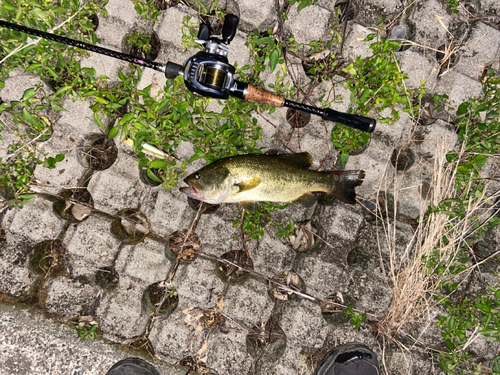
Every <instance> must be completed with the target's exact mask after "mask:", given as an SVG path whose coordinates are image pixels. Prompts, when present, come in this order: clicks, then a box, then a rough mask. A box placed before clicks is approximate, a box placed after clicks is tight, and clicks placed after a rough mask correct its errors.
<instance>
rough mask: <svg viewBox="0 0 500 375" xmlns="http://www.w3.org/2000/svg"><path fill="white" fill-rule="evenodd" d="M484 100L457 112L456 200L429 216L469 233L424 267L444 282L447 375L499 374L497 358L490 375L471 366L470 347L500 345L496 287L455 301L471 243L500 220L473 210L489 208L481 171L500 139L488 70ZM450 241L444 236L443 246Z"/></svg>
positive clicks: (494, 81)
mask: <svg viewBox="0 0 500 375" xmlns="http://www.w3.org/2000/svg"><path fill="white" fill-rule="evenodd" d="M483 91H484V96H482V97H481V98H470V99H469V100H467V101H466V102H464V103H462V104H461V105H460V106H459V107H458V110H457V112H456V115H457V116H458V118H457V120H456V128H457V132H458V138H459V141H460V142H461V145H462V147H461V148H462V150H463V151H462V152H460V153H457V152H455V151H451V152H449V153H448V154H447V157H446V158H447V161H448V163H451V164H452V165H456V176H455V180H454V182H455V185H454V188H455V191H456V194H455V196H454V197H451V198H449V199H445V200H443V201H441V202H440V203H439V204H437V205H436V206H432V205H431V207H429V214H432V213H439V214H445V215H447V216H448V218H449V221H448V232H447V233H451V232H452V231H453V227H454V226H457V227H458V226H459V225H462V223H464V222H467V223H468V227H467V232H466V233H464V234H461V236H463V238H462V240H461V242H460V243H459V246H458V251H457V252H456V253H455V254H453V255H452V256H442V254H441V253H440V251H439V250H440V249H436V251H435V253H434V254H433V256H432V257H431V258H429V259H428V260H427V267H429V268H431V269H433V270H434V271H433V272H434V273H435V274H436V275H439V276H440V277H443V280H444V281H443V282H441V284H440V285H439V292H438V293H437V294H436V296H435V298H436V300H437V301H440V303H442V304H443V306H444V308H445V309H446V311H447V314H445V315H442V316H440V317H439V318H438V326H439V327H440V328H441V330H442V336H443V340H444V342H445V344H446V348H447V349H448V351H447V352H443V353H441V354H440V364H441V367H442V368H443V370H445V371H446V372H447V373H449V374H468V373H472V374H481V373H484V372H483V371H487V373H490V372H491V373H499V372H500V356H497V357H496V358H495V359H494V361H493V365H492V368H491V369H484V368H482V367H483V364H482V363H477V362H476V361H474V360H473V357H472V354H471V352H470V348H469V345H470V343H471V342H473V341H474V339H475V338H476V337H477V335H483V336H485V337H487V338H488V339H491V340H495V341H499V340H500V336H499V333H500V318H499V317H500V314H499V313H500V289H499V288H498V286H497V285H493V286H488V287H487V292H486V293H480V294H476V295H474V296H472V297H471V296H468V295H465V296H462V297H461V298H457V296H455V293H456V292H457V290H458V288H459V285H460V283H461V281H462V278H461V277H460V276H459V275H461V274H462V273H463V272H464V271H465V270H466V269H467V267H468V266H470V262H469V258H470V250H471V249H472V248H473V245H474V243H475V242H477V240H478V238H480V236H481V234H483V233H484V232H485V231H486V230H487V229H488V228H489V227H494V226H498V225H500V218H499V217H498V216H495V215H493V216H491V217H489V219H488V220H485V219H484V217H483V215H482V212H481V211H482V210H472V209H471V207H474V206H475V205H480V204H486V205H489V204H491V203H493V201H492V199H490V198H489V197H487V196H485V187H486V182H487V181H488V179H487V178H484V176H482V174H481V172H482V168H483V166H484V165H485V164H486V163H487V161H488V158H489V157H491V156H492V155H494V154H496V153H498V144H499V135H500V121H499V114H500V104H499V100H500V79H499V78H498V76H495V72H494V71H493V70H491V69H490V70H489V71H488V73H487V75H486V77H485V79H484V81H483ZM435 99H436V100H435V102H438V101H442V100H443V97H442V96H439V95H438V96H435ZM451 241H452V239H451V238H449V236H448V235H447V234H446V235H443V239H442V242H443V245H444V246H446V245H448V244H449V243H450V242H451Z"/></svg>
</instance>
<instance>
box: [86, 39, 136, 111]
mask: <svg viewBox="0 0 500 375" xmlns="http://www.w3.org/2000/svg"><path fill="white" fill-rule="evenodd" d="M108 42H109V43H113V44H112V45H109V46H105V45H103V44H101V43H102V42H100V43H99V46H100V47H104V48H108V49H111V50H113V51H117V52H122V51H121V50H120V47H119V44H118V45H117V43H119V42H120V41H119V40H113V41H108ZM80 66H81V67H82V68H94V69H95V76H96V77H101V76H105V77H108V78H109V82H111V84H113V83H114V82H116V83H118V82H120V78H119V76H118V72H120V71H121V72H124V73H126V72H128V71H129V63H128V62H126V61H123V60H119V59H115V58H113V57H110V56H104V55H101V54H99V53H93V52H89V54H88V55H87V56H86V57H84V58H82V59H81V61H80ZM92 116H93V115H92ZM91 118H93V117H91Z"/></svg>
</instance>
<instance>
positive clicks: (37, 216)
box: [8, 197, 64, 244]
mask: <svg viewBox="0 0 500 375" xmlns="http://www.w3.org/2000/svg"><path fill="white" fill-rule="evenodd" d="M63 226H64V220H63V219H61V218H60V217H59V216H57V215H56V214H55V213H54V211H53V210H52V202H49V201H47V200H46V199H43V198H39V197H36V198H33V199H31V200H29V201H28V203H26V205H25V206H24V207H23V209H22V210H19V211H17V213H16V215H15V216H14V219H13V220H12V223H11V224H10V226H9V228H8V230H9V231H10V232H11V233H12V234H13V235H17V236H22V237H24V238H26V239H28V240H29V241H30V242H32V243H33V244H35V243H38V242H42V241H44V240H52V239H55V238H57V236H58V235H59V234H60V233H61V230H62V229H63Z"/></svg>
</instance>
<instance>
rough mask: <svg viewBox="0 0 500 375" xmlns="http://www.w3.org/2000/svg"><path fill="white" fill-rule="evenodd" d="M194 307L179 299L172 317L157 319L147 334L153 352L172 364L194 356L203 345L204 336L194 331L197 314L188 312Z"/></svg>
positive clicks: (192, 304) (196, 323)
mask: <svg viewBox="0 0 500 375" xmlns="http://www.w3.org/2000/svg"><path fill="white" fill-rule="evenodd" d="M194 305H195V304H194V303H190V302H189V301H187V300H182V299H179V305H178V306H177V308H176V309H175V311H174V312H173V313H172V315H170V316H169V317H168V318H167V319H164V318H159V319H157V320H156V321H155V323H154V324H153V328H152V329H151V332H150V334H149V340H150V341H151V344H152V345H153V347H154V348H155V351H156V352H157V353H160V354H162V355H164V356H166V357H167V358H169V359H170V360H171V361H172V362H177V361H180V360H181V359H183V358H185V357H188V356H194V355H195V354H196V353H197V352H198V351H199V350H200V349H201V347H202V345H203V340H204V336H205V335H204V333H203V332H200V331H197V330H196V328H197V326H198V323H199V321H198V320H197V319H196V314H197V312H194V311H192V310H188V309H189V308H190V307H193V306H194ZM190 313H193V315H190ZM186 321H188V322H189V323H187V322H186Z"/></svg>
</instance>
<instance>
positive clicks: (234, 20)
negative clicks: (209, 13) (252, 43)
mask: <svg viewBox="0 0 500 375" xmlns="http://www.w3.org/2000/svg"><path fill="white" fill-rule="evenodd" d="M239 22H240V19H239V18H238V17H236V16H235V15H233V14H227V15H226V17H224V25H223V26H222V42H223V43H224V44H229V43H231V41H232V40H233V38H234V36H235V35H236V30H237V29H238V23H239Z"/></svg>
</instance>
